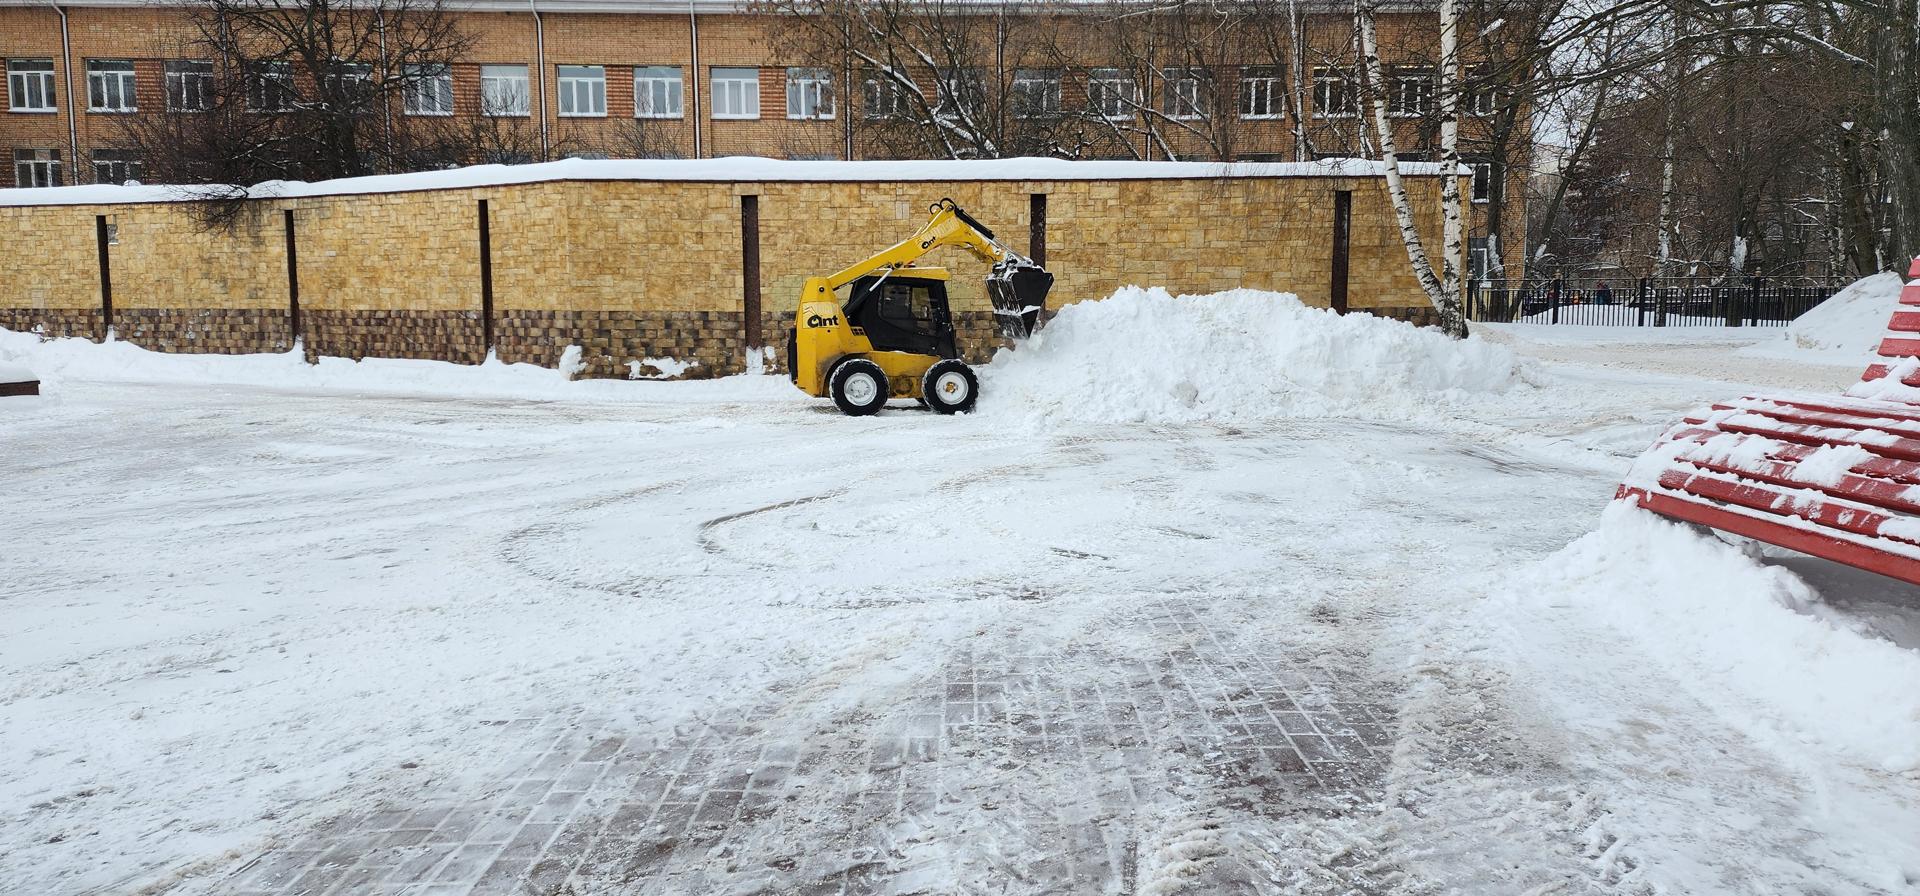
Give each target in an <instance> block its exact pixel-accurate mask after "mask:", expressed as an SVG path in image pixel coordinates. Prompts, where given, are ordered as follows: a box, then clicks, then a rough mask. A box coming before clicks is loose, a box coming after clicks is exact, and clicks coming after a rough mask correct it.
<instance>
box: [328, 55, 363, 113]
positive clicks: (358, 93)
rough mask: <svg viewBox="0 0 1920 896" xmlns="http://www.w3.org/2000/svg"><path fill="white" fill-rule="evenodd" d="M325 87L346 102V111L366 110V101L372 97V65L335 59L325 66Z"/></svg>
mask: <svg viewBox="0 0 1920 896" xmlns="http://www.w3.org/2000/svg"><path fill="white" fill-rule="evenodd" d="M327 89H328V92H329V93H331V94H333V96H334V97H337V98H338V99H339V100H340V101H341V102H344V103H346V104H347V109H348V111H353V112H361V113H364V112H367V111H369V110H368V109H366V108H365V106H366V105H367V101H368V100H370V99H372V98H373V66H372V65H370V64H368V63H365V62H341V61H340V60H338V59H336V60H334V61H333V64H332V65H330V66H328V67H327Z"/></svg>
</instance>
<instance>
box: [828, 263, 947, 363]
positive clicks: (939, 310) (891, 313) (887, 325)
mask: <svg viewBox="0 0 1920 896" xmlns="http://www.w3.org/2000/svg"><path fill="white" fill-rule="evenodd" d="M841 307H842V308H843V309H844V310H845V311H846V312H847V323H848V324H849V325H850V326H854V327H858V328H860V329H861V330H862V331H864V332H865V333H866V336H867V341H868V342H871V343H873V348H874V350H875V351H882V352H910V353H912V354H916V355H932V356H934V357H939V358H958V357H960V351H959V347H958V345H957V343H956V341H955V339H954V332H953V314H952V312H951V311H950V310H949V309H948V307H947V272H946V271H945V270H943V269H941V268H903V269H900V270H896V271H893V272H891V273H888V274H874V275H869V276H866V277H861V278H859V279H857V280H855V281H853V284H852V286H851V291H850V292H849V293H848V295H847V301H846V304H844V305H842V306H841Z"/></svg>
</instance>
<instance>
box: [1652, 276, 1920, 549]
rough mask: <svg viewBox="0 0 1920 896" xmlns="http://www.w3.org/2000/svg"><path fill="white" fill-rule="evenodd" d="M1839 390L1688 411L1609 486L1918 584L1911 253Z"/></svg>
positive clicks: (1919, 366) (1918, 361)
mask: <svg viewBox="0 0 1920 896" xmlns="http://www.w3.org/2000/svg"><path fill="white" fill-rule="evenodd" d="M1908 276H1909V277H1910V278H1912V279H1911V280H1910V282H1908V283H1907V285H1906V286H1905V287H1904V288H1902V289H1901V290H1900V304H1899V305H1898V306H1896V307H1895V309H1894V311H1893V318H1892V320H1891V321H1889V322H1888V324H1887V334H1886V336H1885V337H1883V338H1882V339H1881V342H1880V355H1881V357H1883V358H1885V359H1886V360H1884V361H1880V362H1876V363H1874V364H1873V365H1871V366H1869V367H1868V368H1867V372H1866V374H1865V375H1864V376H1862V377H1861V380H1860V382H1859V383H1856V384H1855V385H1854V386H1852V387H1851V388H1849V389H1848V390H1847V392H1846V394H1845V395H1841V396H1829V395H1792V394H1782V395H1750V396H1747V397H1746V398H1742V399H1740V400H1739V401H1730V402H1725V403H1723V404H1716V405H1714V406H1713V407H1711V408H1707V409H1704V410H1701V411H1698V412H1695V413H1693V414H1690V415H1688V416H1687V418H1686V419H1685V420H1683V421H1681V422H1680V423H1679V424H1678V425H1676V426H1674V427H1673V428H1672V429H1669V430H1667V432H1666V434H1665V435H1663V436H1661V437H1660V440H1659V441H1658V442H1656V443H1654V446H1653V448H1652V449H1650V450H1649V451H1648V452H1647V453H1646V454H1645V455H1643V456H1641V458H1640V459H1639V460H1637V461H1635V462H1634V465H1633V469H1632V470H1630V471H1629V472H1628V474H1627V478H1626V481H1625V482H1623V483H1622V484H1621V485H1620V491H1619V494H1618V495H1617V497H1618V498H1620V499H1622V500H1629V501H1633V502H1635V503H1637V504H1639V505H1640V506H1641V507H1644V508H1646V509H1648V510H1651V511H1653V512H1655V513H1658V514H1660V515H1662V516H1666V517H1671V518H1673V519H1677V520H1686V521H1688V522H1693V523H1699V524H1701V525H1703V526H1710V527H1712V528H1715V529H1720V530H1723V531H1727V532H1732V533H1734V534H1736V535H1744V536H1747V537H1748V538H1753V539H1757V540H1759V541H1764V542H1767V543H1769V544H1776V545H1779V546H1781V547H1784V548H1790V549H1792V550H1796V551H1800V552H1802V553H1807V554H1812V555H1814V556H1816V557H1825V558H1826V559H1828V560H1833V561H1835V562H1838V563H1844V564H1847V565H1848V566H1855V567H1859V568H1861V569H1867V570H1871V571H1873V572H1877V573H1880V574H1882V575H1887V576H1892V577H1894V578H1896V579H1902V580H1905V581H1907V582H1912V583H1914V584H1917V585H1920V258H1916V259H1914V261H1913V266H1912V267H1911V268H1910V269H1909V271H1908Z"/></svg>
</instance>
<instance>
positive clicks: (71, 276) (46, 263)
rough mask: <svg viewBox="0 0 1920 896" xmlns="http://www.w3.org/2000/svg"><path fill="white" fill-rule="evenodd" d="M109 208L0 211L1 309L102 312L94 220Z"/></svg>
mask: <svg viewBox="0 0 1920 896" xmlns="http://www.w3.org/2000/svg"><path fill="white" fill-rule="evenodd" d="M105 211H110V209H99V208H94V207H92V206H84V205H76V206H67V207H63V208H33V207H13V208H8V207H0V234H5V235H6V247H7V248H6V251H5V252H4V253H0V308H23V309H48V308H53V309H84V308H93V309H98V308H99V307H100V265H99V263H98V250H97V248H96V247H97V241H96V239H95V236H94V216H95V215H97V214H101V213H103V212H105Z"/></svg>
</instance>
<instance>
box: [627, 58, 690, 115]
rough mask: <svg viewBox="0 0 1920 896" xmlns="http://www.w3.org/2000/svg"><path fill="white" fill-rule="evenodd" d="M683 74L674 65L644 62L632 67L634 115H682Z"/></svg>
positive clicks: (684, 101) (685, 93) (684, 89)
mask: <svg viewBox="0 0 1920 896" xmlns="http://www.w3.org/2000/svg"><path fill="white" fill-rule="evenodd" d="M686 84H687V82H686V78H685V77H684V76H683V75H682V74H681V70H680V66H677V65H643V66H638V67H636V68H635V69H634V70H633V117H635V118H684V117H686V114H687V109H686V105H687V101H686V96H687V87H686Z"/></svg>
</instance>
